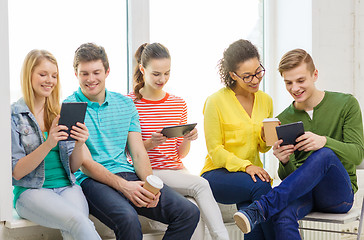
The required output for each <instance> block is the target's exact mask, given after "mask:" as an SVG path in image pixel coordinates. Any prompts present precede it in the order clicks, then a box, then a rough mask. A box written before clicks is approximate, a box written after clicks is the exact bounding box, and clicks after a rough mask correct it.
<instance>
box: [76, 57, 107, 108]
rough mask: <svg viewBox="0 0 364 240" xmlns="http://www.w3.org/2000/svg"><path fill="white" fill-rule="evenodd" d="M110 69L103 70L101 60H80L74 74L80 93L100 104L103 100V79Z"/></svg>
mask: <svg viewBox="0 0 364 240" xmlns="http://www.w3.org/2000/svg"><path fill="white" fill-rule="evenodd" d="M109 72H110V69H108V70H107V71H106V72H105V67H104V65H103V63H102V61H101V60H96V61H89V62H80V63H79V65H78V68H77V72H76V76H77V78H78V81H79V84H80V87H81V91H82V93H83V94H84V95H85V96H86V97H87V98H88V99H89V100H90V101H92V102H98V103H100V104H102V103H103V102H104V101H105V79H106V78H107V76H108V75H109Z"/></svg>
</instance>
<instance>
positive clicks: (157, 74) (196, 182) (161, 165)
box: [129, 43, 229, 240]
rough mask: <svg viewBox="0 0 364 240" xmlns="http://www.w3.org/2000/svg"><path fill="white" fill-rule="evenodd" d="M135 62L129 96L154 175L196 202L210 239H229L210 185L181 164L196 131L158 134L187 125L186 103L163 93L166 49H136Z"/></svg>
mask: <svg viewBox="0 0 364 240" xmlns="http://www.w3.org/2000/svg"><path fill="white" fill-rule="evenodd" d="M135 58H136V61H137V63H138V65H137V66H136V68H135V72H134V92H132V93H130V94H129V96H130V97H131V98H132V99H133V100H134V103H135V106H136V108H137V109H138V112H139V117H140V125H141V129H142V137H143V141H144V146H145V148H146V150H147V151H148V155H149V159H150V162H151V165H152V168H153V174H154V175H156V176H158V177H159V178H161V179H162V180H163V182H164V183H165V184H167V185H168V186H170V187H172V188H173V189H174V190H176V191H177V192H179V193H180V194H182V195H184V196H190V197H193V198H194V199H195V200H196V202H197V205H198V207H199V208H200V211H201V216H202V219H203V220H204V222H205V223H206V225H207V227H208V229H209V232H210V234H211V237H212V239H221V240H222V239H229V235H228V233H227V230H226V228H225V226H224V223H223V220H222V217H221V213H220V210H219V207H218V205H217V203H216V201H215V199H214V197H213V195H212V192H211V189H210V185H209V184H208V182H207V181H206V180H205V179H203V178H202V177H199V176H195V175H192V174H190V173H188V171H187V170H186V169H185V167H184V166H183V163H182V161H181V159H182V158H183V157H185V156H186V155H187V154H188V152H189V150H190V143H191V141H193V140H196V139H197V135H198V134H197V129H196V128H195V129H193V130H192V131H191V132H189V133H187V134H185V135H184V136H183V137H177V138H169V139H167V138H166V137H165V136H163V134H162V133H161V130H162V128H163V127H166V126H172V125H181V124H186V123H187V105H186V103H185V101H184V100H183V99H182V98H180V97H177V96H174V95H172V94H169V93H167V92H165V91H163V87H164V85H165V84H166V83H167V82H168V79H169V76H170V66H171V58H170V55H169V51H168V49H167V48H166V47H164V46H163V45H162V44H159V43H153V44H147V43H145V44H143V45H141V46H140V47H139V48H138V50H137V51H136V53H135ZM201 230H202V231H201V232H199V231H197V230H196V231H195V233H194V235H193V237H192V238H194V239H203V229H201ZM199 234H200V235H199Z"/></svg>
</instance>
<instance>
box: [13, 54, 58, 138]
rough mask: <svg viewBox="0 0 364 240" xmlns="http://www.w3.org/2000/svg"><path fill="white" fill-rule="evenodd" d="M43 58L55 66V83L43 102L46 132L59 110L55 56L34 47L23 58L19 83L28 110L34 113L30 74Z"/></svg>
mask: <svg viewBox="0 0 364 240" xmlns="http://www.w3.org/2000/svg"><path fill="white" fill-rule="evenodd" d="M43 60H47V61H49V62H51V63H53V64H54V65H56V67H57V84H56V86H55V87H54V89H53V91H52V93H51V95H50V96H49V97H46V100H45V103H44V126H45V129H46V131H47V132H49V129H50V127H51V125H52V122H53V120H54V119H55V118H56V116H57V115H58V114H59V112H60V103H59V101H60V83H59V71H58V63H57V60H56V58H55V57H54V56H53V54H51V53H50V52H48V51H46V50H38V49H34V50H32V51H30V52H29V53H28V54H27V56H26V57H25V59H24V62H23V66H22V70H21V75H20V83H21V88H22V92H23V98H24V101H25V104H26V105H27V106H28V108H29V110H30V111H31V112H32V113H33V114H34V98H35V97H34V90H33V87H32V74H33V72H34V69H35V67H36V66H38V65H39V64H40V63H41V62H42V61H43Z"/></svg>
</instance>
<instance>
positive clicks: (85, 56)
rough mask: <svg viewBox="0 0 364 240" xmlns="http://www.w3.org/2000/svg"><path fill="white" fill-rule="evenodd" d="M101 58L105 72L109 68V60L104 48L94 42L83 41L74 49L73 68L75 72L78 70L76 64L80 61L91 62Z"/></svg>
mask: <svg viewBox="0 0 364 240" xmlns="http://www.w3.org/2000/svg"><path fill="white" fill-rule="evenodd" d="M97 60H101V62H102V64H103V65H104V68H105V72H106V71H107V70H109V60H108V58H107V54H106V52H105V49H104V48H103V47H102V46H98V45H96V44H94V43H84V44H82V45H81V46H80V47H79V48H77V50H76V51H75V56H74V58H73V68H74V70H75V72H77V71H78V65H79V64H80V62H91V61H97Z"/></svg>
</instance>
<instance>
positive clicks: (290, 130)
mask: <svg viewBox="0 0 364 240" xmlns="http://www.w3.org/2000/svg"><path fill="white" fill-rule="evenodd" d="M276 130H277V136H278V139H283V142H282V143H281V146H284V145H290V144H292V145H296V144H297V142H296V139H297V138H298V137H299V136H301V135H303V134H304V133H305V130H304V128H303V123H302V122H301V121H299V122H294V123H289V124H284V125H280V126H277V127H276Z"/></svg>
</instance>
